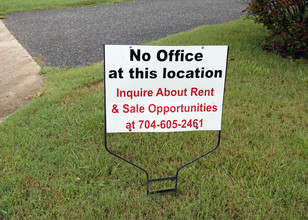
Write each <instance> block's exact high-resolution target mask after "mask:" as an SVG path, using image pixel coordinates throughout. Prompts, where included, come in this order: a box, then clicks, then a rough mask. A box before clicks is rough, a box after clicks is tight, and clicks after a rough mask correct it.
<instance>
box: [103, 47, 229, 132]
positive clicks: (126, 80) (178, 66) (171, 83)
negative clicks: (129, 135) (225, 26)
mask: <svg viewBox="0 0 308 220" xmlns="http://www.w3.org/2000/svg"><path fill="white" fill-rule="evenodd" d="M132 50H134V51H135V53H136V54H137V52H138V50H140V54H141V57H142V55H143V54H145V53H147V54H145V55H144V58H145V59H146V60H147V61H143V59H140V61H138V60H137V59H133V60H131V51H132ZM161 50H164V51H166V52H168V54H169V53H170V51H171V50H174V52H175V51H177V50H180V52H182V54H184V57H185V54H187V53H191V54H193V56H194V55H195V54H197V53H201V54H202V59H201V58H200V55H199V58H197V60H192V61H185V60H184V61H180V60H179V61H174V60H175V57H174V56H173V57H171V59H172V61H169V59H170V56H168V57H167V60H166V61H159V60H158V58H157V54H158V52H159V51H161ZM148 55H150V59H149V56H148ZM161 55H162V53H161ZM193 56H189V58H192V57H193ZM162 57H163V56H161V58H162ZM227 57H228V46H139V45H138V46H135V45H134V46H130V45H105V106H106V107H105V111H106V112H105V114H106V121H105V123H106V132H107V133H118V132H174V131H189V130H221V120H222V108H223V95H224V87H225V78H226V69H227ZM136 68H138V69H139V71H143V72H145V70H147V71H148V72H150V71H155V75H156V77H155V78H145V77H144V78H140V77H139V78H138V79H137V78H136V75H134V74H130V72H129V71H130V70H131V69H133V70H134V71H136ZM164 68H166V69H167V70H168V71H171V70H172V71H175V72H177V71H179V70H182V71H184V72H181V74H180V76H181V77H182V76H186V72H187V71H189V70H193V71H195V70H196V69H197V68H199V70H202V68H203V69H204V72H206V71H208V70H211V71H213V72H215V70H221V73H222V75H221V77H217V78H215V77H204V78H200V77H199V78H196V75H195V74H194V78H186V77H184V78H178V77H174V78H163V69H164ZM119 69H121V70H122V72H121V71H120V72H121V74H120V73H119V71H118V70H119ZM115 72H117V75H116V77H115V74H114V73H115ZM132 76H133V78H132ZM199 76H200V74H199ZM192 88H197V90H198V92H199V90H210V91H213V92H212V94H211V95H209V93H207V95H205V96H204V95H202V96H199V95H198V96H196V93H192V92H191V91H192ZM117 89H119V90H122V91H123V90H124V91H128V90H132V91H134V90H135V91H138V90H139V91H140V90H141V89H142V90H143V91H144V90H152V91H153V95H152V96H149V95H146V96H144V97H133V98H130V97H118V93H117ZM159 89H162V91H164V90H165V89H167V90H169V91H171V90H180V91H182V90H185V89H186V90H187V92H186V94H185V93H184V94H185V95H186V96H171V95H170V96H161V95H159V96H156V94H157V91H158V90H159ZM195 90H196V89H195ZM195 90H194V91H195ZM123 94H124V93H122V96H123ZM197 94H198V93H197ZM124 105H126V108H124ZM137 105H138V109H139V110H140V107H141V108H143V110H141V112H139V113H134V111H135V110H136V106H137ZM128 106H129V107H128ZM166 106H167V107H166ZM172 106H174V107H172ZM181 106H183V107H181ZM185 106H186V109H188V108H191V107H188V106H199V108H198V109H197V111H193V110H190V111H188V112H185ZM202 106H210V107H208V108H209V109H210V111H207V110H206V107H203V108H201V107H202ZM213 106H216V107H215V108H213ZM155 107H156V111H154V110H155ZM168 107H169V112H166V111H165V112H157V109H159V110H160V109H165V110H167V109H168ZM170 108H172V110H174V109H177V111H175V112H171V111H170ZM127 109H129V112H127ZM200 109H202V110H200ZM215 109H216V111H215ZM131 111H132V112H131ZM151 111H153V112H151ZM125 112H127V113H125ZM193 122H195V123H193Z"/></svg>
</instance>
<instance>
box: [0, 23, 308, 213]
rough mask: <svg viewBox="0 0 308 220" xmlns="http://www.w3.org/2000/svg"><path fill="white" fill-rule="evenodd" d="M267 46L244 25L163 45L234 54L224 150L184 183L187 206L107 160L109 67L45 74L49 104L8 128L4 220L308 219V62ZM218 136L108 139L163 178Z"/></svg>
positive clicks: (1, 131)
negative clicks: (223, 48)
mask: <svg viewBox="0 0 308 220" xmlns="http://www.w3.org/2000/svg"><path fill="white" fill-rule="evenodd" d="M266 35H267V34H266V30H265V29H264V28H263V27H262V26H260V25H256V24H254V23H253V22H252V21H250V20H243V19H242V20H236V21H233V22H231V23H227V24H222V25H213V26H203V27H199V28H196V29H194V30H191V31H188V32H185V33H179V34H176V35H172V36H169V37H167V38H164V39H161V40H159V41H157V42H152V43H151V44H155V45H230V54H229V63H228V73H227V80H226V91H225V100H224V113H223V122H222V140H221V146H220V147H219V148H218V150H217V151H215V152H213V153H211V154H209V155H208V156H207V157H205V158H202V159H200V160H199V161H197V162H195V163H193V164H192V165H190V166H188V167H186V168H184V169H183V170H182V171H181V172H180V174H179V185H178V192H177V194H176V195H174V194H160V195H150V196H147V195H146V176H145V174H144V173H143V172H141V171H140V170H138V169H136V168H134V167H132V166H131V165H129V164H127V163H125V162H123V161H121V160H119V159H118V158H115V157H113V156H112V155H110V154H108V153H107V151H106V150H105V149H104V135H103V134H104V93H103V64H102V63H99V64H94V65H91V66H86V67H79V68H73V69H68V70H65V69H57V68H50V67H44V68H43V70H42V74H44V75H45V77H46V79H47V85H46V88H45V89H44V90H43V96H41V97H39V98H36V99H34V100H33V101H31V102H30V104H28V105H27V106H25V107H23V108H22V109H20V110H18V111H17V112H16V113H14V114H13V115H11V116H10V117H8V118H6V119H5V120H3V122H2V123H1V124H0V219H11V218H12V219H19V218H29V219H57V218H60V219H68V218H71V219H94V218H96V219H104V218H110V219H116V218H123V219H127V218H133V219H136V218H139V219H144V218H150V219H156V218H158V219H166V218H174V219H192V218H204V219H208V218H215V219H231V218H253V219H254V218H257V219H264V218H270V219H306V218H308V214H307V213H308V208H307V207H308V187H307V185H308V163H307V161H308V148H307V146H308V141H307V125H308V121H307V118H308V117H307V103H308V100H307V76H308V71H307V70H308V69H307V61H304V60H297V61H293V60H289V59H284V58H281V57H279V56H278V55H276V54H271V53H268V52H265V51H263V50H262V43H263V41H264V39H265V37H266ZM216 135H217V132H185V133H183V132H177V133H152V134H145V133H129V134H108V139H109V140H110V148H111V149H112V150H114V151H116V152H118V153H119V154H121V155H123V156H125V157H127V158H128V159H130V160H132V161H134V162H136V163H138V164H139V165H141V166H143V167H145V168H146V169H148V171H149V173H150V175H151V177H152V178H155V177H165V176H173V175H175V171H176V168H178V167H179V165H181V164H182V163H183V162H186V161H188V160H190V159H192V158H194V157H195V156H196V155H200V154H201V153H204V152H205V151H206V150H207V149H209V148H211V147H212V146H213V144H215V143H216ZM166 184H168V183H166ZM150 187H153V188H157V187H161V186H159V185H155V184H154V185H151V186H150Z"/></svg>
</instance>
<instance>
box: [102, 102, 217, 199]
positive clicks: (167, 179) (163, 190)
mask: <svg viewBox="0 0 308 220" xmlns="http://www.w3.org/2000/svg"><path fill="white" fill-rule="evenodd" d="M105 105H106V104H105ZM105 109H106V107H105ZM106 129H107V127H106V111H105V148H106V150H107V151H108V152H109V153H110V154H112V155H113V156H115V157H118V158H120V159H121V160H124V161H125V162H127V163H129V164H131V165H133V166H134V167H136V168H138V169H140V170H142V171H143V172H145V174H146V176H147V194H154V193H164V192H172V191H175V192H176V191H177V188H178V176H179V172H180V171H181V170H182V169H183V168H184V167H186V166H188V165H189V164H191V163H193V162H195V161H197V160H199V159H200V158H202V157H204V156H206V155H208V154H209V153H211V152H213V151H214V150H216V149H217V148H218V147H219V145H220V136H221V131H219V132H218V142H217V145H216V146H215V147H214V148H212V149H211V150H209V151H208V152H206V153H204V154H202V155H201V156H199V157H197V158H195V159H193V160H192V161H189V162H188V163H186V164H184V165H183V166H181V167H180V168H179V169H178V170H177V171H176V175H175V176H171V177H163V178H156V179H150V178H149V173H148V172H147V171H146V170H145V169H144V168H142V167H140V166H138V165H137V164H134V163H133V162H131V161H129V160H127V159H125V158H124V157H121V156H120V155H118V154H116V153H114V152H112V151H111V150H110V149H109V148H108V147H107V144H108V141H107V133H106ZM162 181H175V186H174V188H169V189H161V190H157V191H150V190H149V184H150V183H152V182H162Z"/></svg>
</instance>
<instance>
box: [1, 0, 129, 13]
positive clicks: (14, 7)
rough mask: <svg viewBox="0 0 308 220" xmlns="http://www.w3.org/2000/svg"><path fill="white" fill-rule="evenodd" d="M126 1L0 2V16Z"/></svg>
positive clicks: (16, 0)
mask: <svg viewBox="0 0 308 220" xmlns="http://www.w3.org/2000/svg"><path fill="white" fill-rule="evenodd" d="M125 1H128V0H65V1H63V0H0V15H5V14H10V13H15V12H22V11H34V10H46V9H65V8H76V7H88V6H94V5H104V4H111V3H117V2H125Z"/></svg>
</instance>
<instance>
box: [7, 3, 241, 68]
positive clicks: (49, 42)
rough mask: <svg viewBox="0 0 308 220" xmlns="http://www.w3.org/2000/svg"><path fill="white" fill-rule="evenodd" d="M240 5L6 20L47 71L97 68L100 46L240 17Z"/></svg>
mask: <svg viewBox="0 0 308 220" xmlns="http://www.w3.org/2000/svg"><path fill="white" fill-rule="evenodd" d="M246 4H247V3H245V1H244V0H135V1H131V2H125V3H118V4H112V5H107V6H95V7H90V8H79V9H69V10H48V11H36V12H25V13H17V14H12V15H7V16H6V19H5V20H3V21H4V22H5V24H6V25H7V27H8V28H9V30H10V31H12V32H13V33H14V34H15V36H16V37H17V38H18V39H19V40H20V41H21V42H22V43H23V45H24V46H25V47H26V48H27V50H28V51H29V53H30V54H31V55H32V56H34V57H40V58H41V59H42V60H43V62H44V63H45V64H46V65H48V66H61V67H65V66H66V67H72V66H79V65H85V64H89V63H94V62H99V61H101V60H102V59H103V45H104V44H143V43H146V42H149V41H153V40H157V39H159V38H162V37H165V36H167V35H170V34H173V33H178V32H182V31H186V30H189V29H192V28H194V27H197V26H200V25H207V24H219V23H225V22H228V21H231V20H233V19H235V18H239V17H240V16H242V15H243V14H242V12H241V11H242V10H243V9H244V8H245V6H246Z"/></svg>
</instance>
